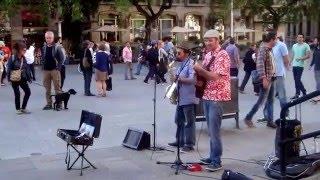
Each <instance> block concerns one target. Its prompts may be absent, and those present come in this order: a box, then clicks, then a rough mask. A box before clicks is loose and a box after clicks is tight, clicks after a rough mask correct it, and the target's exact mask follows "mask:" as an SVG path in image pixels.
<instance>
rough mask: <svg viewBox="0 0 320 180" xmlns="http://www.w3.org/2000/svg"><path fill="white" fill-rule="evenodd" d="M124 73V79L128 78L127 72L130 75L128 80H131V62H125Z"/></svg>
mask: <svg viewBox="0 0 320 180" xmlns="http://www.w3.org/2000/svg"><path fill="white" fill-rule="evenodd" d="M125 66H126V67H125V73H124V78H125V79H129V78H128V72H129V73H130V79H133V78H134V77H133V74H132V62H125Z"/></svg>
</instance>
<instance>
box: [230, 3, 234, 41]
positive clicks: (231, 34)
mask: <svg viewBox="0 0 320 180" xmlns="http://www.w3.org/2000/svg"><path fill="white" fill-rule="evenodd" d="M230 16H231V24H230V36H231V37H233V34H234V32H233V0H231V15H230Z"/></svg>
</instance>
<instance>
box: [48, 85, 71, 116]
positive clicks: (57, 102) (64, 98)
mask: <svg viewBox="0 0 320 180" xmlns="http://www.w3.org/2000/svg"><path fill="white" fill-rule="evenodd" d="M71 94H72V95H75V94H77V92H76V91H75V90H74V89H69V91H68V92H62V93H59V94H56V95H51V97H54V98H55V102H54V103H53V109H54V110H57V111H59V110H60V109H61V107H59V106H60V105H61V103H62V101H63V103H64V109H68V101H69V99H70V95H71Z"/></svg>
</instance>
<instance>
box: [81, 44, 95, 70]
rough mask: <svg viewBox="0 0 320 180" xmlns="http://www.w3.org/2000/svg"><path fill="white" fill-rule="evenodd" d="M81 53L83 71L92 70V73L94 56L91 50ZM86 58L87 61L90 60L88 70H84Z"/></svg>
mask: <svg viewBox="0 0 320 180" xmlns="http://www.w3.org/2000/svg"><path fill="white" fill-rule="evenodd" d="M80 53H81V56H80V67H81V70H89V71H90V70H91V71H92V68H93V61H92V54H91V52H90V50H89V49H84V50H83V51H81V52H80ZM84 56H86V57H87V60H88V63H89V65H90V66H89V67H88V68H84V67H83V62H82V60H83V57H84Z"/></svg>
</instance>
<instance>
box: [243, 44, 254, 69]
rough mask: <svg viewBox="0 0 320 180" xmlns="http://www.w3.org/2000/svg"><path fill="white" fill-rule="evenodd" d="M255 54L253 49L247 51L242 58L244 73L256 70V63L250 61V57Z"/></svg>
mask: <svg viewBox="0 0 320 180" xmlns="http://www.w3.org/2000/svg"><path fill="white" fill-rule="evenodd" d="M254 53H255V51H254V50H253V49H251V48H250V49H249V50H248V51H247V52H246V55H245V56H244V58H243V63H244V67H243V70H244V71H245V72H251V71H253V70H255V69H256V63H255V62H254V60H253V59H252V55H253V54H254Z"/></svg>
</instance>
